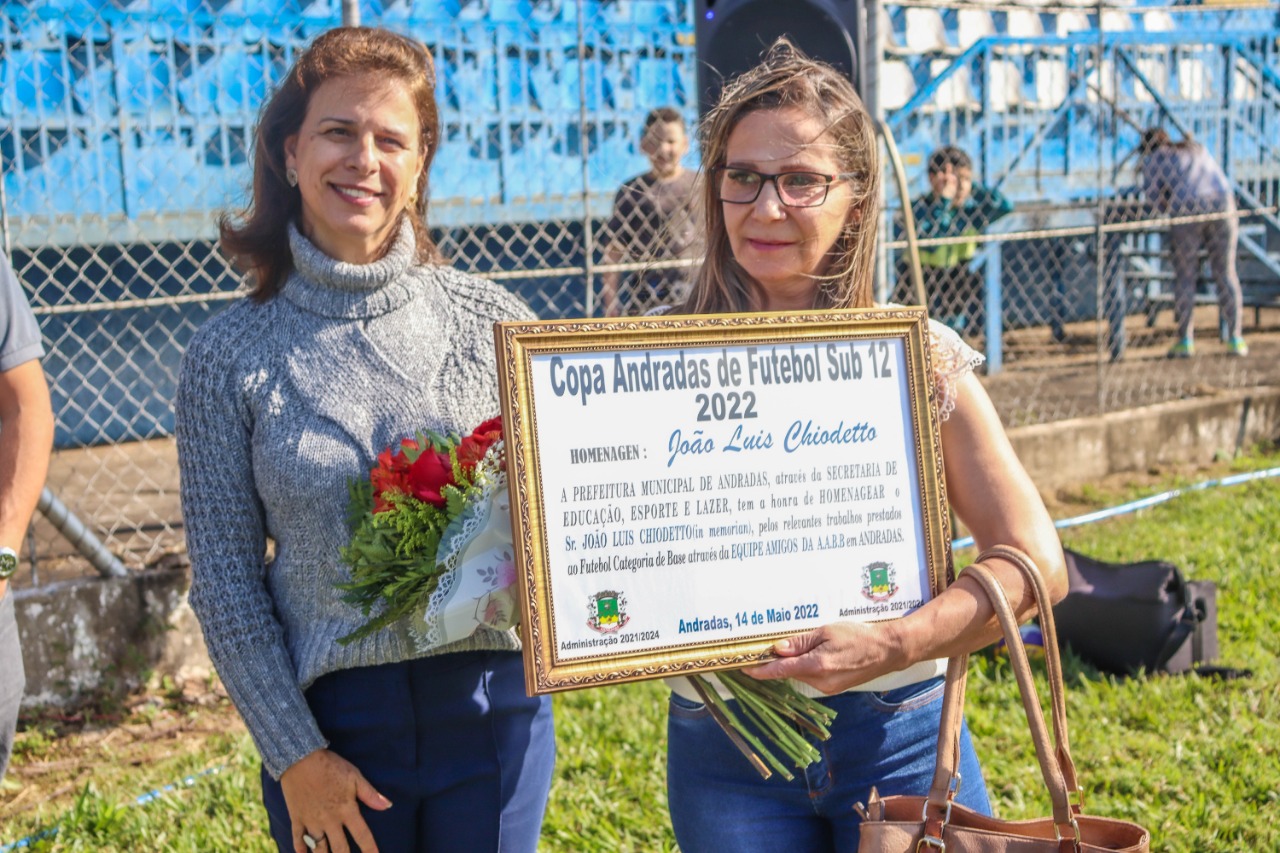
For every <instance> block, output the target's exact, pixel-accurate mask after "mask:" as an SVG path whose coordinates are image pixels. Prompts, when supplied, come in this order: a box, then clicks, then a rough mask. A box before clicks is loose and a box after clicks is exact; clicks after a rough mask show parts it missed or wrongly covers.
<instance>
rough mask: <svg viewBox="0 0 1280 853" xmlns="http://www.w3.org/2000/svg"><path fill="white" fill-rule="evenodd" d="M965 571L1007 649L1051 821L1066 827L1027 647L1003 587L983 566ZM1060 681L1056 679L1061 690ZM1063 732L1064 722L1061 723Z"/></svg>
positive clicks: (1063, 794)
mask: <svg viewBox="0 0 1280 853" xmlns="http://www.w3.org/2000/svg"><path fill="white" fill-rule="evenodd" d="M965 572H966V573H967V572H973V578H974V580H976V581H978V583H979V584H980V585H981V586H982V588H983V590H984V591H985V592H986V593H987V598H989V599H990V600H991V604H992V606H993V607H994V608H995V612H996V618H997V619H998V620H999V622H1000V628H1001V630H1002V631H1003V632H1004V639H1005V644H1006V646H1007V647H1008V650H1009V660H1010V662H1011V663H1012V664H1013V674H1014V676H1015V677H1016V678H1017V681H1018V692H1019V693H1021V694H1022V708H1023V710H1024V711H1025V713H1026V716H1027V725H1028V727H1029V728H1030V729H1031V739H1032V742H1033V743H1034V745H1035V748H1036V758H1037V760H1038V761H1039V762H1040V775H1041V776H1043V777H1044V782H1045V787H1047V788H1048V790H1049V799H1050V800H1051V801H1052V803H1053V822H1054V823H1055V824H1057V825H1058V826H1059V827H1069V826H1071V825H1072V824H1073V823H1074V815H1075V813H1074V811H1073V810H1072V809H1071V803H1070V799H1071V798H1070V795H1069V794H1068V792H1067V783H1066V779H1065V778H1064V775H1063V773H1062V766H1061V765H1060V764H1059V762H1058V761H1057V754H1056V751H1055V750H1054V749H1053V748H1052V747H1051V742H1050V740H1049V729H1048V727H1047V726H1046V725H1045V721H1044V711H1043V710H1042V709H1041V707H1040V696H1039V694H1038V693H1037V692H1036V684H1035V679H1034V677H1033V676H1032V674H1031V662H1030V660H1028V658H1027V648H1026V645H1025V644H1024V643H1023V640H1022V633H1021V631H1019V630H1018V618H1017V617H1016V616H1014V614H1013V608H1012V607H1011V606H1010V605H1009V599H1008V597H1007V596H1006V595H1005V591H1004V587H1003V586H1002V585H1001V584H1000V581H999V580H997V579H996V576H995V575H994V574H992V573H991V570H990V569H988V568H987V567H986V566H983V565H976V564H975V565H972V566H970V567H969V568H967V569H965ZM1049 680H1050V689H1051V690H1052V689H1053V678H1052V676H1051V677H1050V679H1049ZM1061 686H1062V680H1061V678H1059V679H1058V688H1059V689H1061ZM1062 722H1063V727H1064V730H1065V725H1066V720H1065V719H1064V720H1063V721H1062Z"/></svg>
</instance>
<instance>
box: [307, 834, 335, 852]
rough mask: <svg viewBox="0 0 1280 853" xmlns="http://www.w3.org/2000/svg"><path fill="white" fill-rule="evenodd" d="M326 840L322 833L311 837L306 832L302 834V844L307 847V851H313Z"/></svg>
mask: <svg viewBox="0 0 1280 853" xmlns="http://www.w3.org/2000/svg"><path fill="white" fill-rule="evenodd" d="M328 840H329V839H328V838H326V837H325V834H324V833H323V832H322V833H320V834H319V835H318V836H313V835H311V834H310V833H307V832H304V833H302V843H303V844H305V845H307V849H308V850H315V849H317V848H318V847H319V846H320V845H321V844H324V843H325V842H326V841H328Z"/></svg>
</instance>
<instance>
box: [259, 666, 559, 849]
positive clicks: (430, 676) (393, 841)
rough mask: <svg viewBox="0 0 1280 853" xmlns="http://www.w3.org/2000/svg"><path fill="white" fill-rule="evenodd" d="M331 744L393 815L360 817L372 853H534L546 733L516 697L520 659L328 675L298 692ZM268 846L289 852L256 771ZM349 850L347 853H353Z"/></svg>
mask: <svg viewBox="0 0 1280 853" xmlns="http://www.w3.org/2000/svg"><path fill="white" fill-rule="evenodd" d="M306 695H307V702H308V704H310V706H311V710H312V713H314V714H315V717H316V720H317V722H318V723H319V725H320V730H321V731H322V732H323V733H324V735H325V737H327V738H328V739H329V741H330V745H329V748H330V749H331V750H333V751H334V752H336V753H337V754H338V755H340V756H342V757H343V758H345V759H347V760H348V761H350V762H351V763H352V764H354V765H355V766H356V767H357V768H358V769H359V770H360V772H361V773H363V774H364V776H365V778H366V779H368V780H369V782H370V783H371V784H372V785H373V786H374V787H375V788H377V789H378V790H379V791H380V792H382V794H383V795H385V796H386V797H387V799H389V800H391V802H392V807H391V808H390V809H387V810H386V811H382V812H379V811H373V810H372V809H367V808H364V807H362V808H361V811H362V812H363V814H364V819H365V821H367V822H368V824H369V828H370V829H371V830H372V831H373V837H374V838H375V839H376V840H377V842H378V850H379V851H380V853H401V851H403V853H487V851H492V853H533V851H535V850H536V849H537V846H538V835H539V833H540V831H541V828H542V816H543V812H544V810H545V808H546V802H547V793H548V791H549V790H550V788H551V772H552V766H553V765H554V763H555V732H554V730H553V727H552V721H551V701H550V699H549V698H548V697H546V696H541V697H537V698H533V699H530V698H529V697H528V696H526V695H525V691H524V672H523V668H522V666H521V660H520V655H519V654H517V653H514V652H460V653H456V654H444V655H438V656H435V657H428V658H421V659H419V660H413V661H405V662H403V663H397V664H384V665H381V666H370V667H361V668H357V669H349V670H343V671H341V672H335V673H331V674H329V675H326V676H324V677H322V678H320V679H318V680H317V681H316V682H315V684H313V685H311V687H310V688H308V689H307V694H306ZM262 797H263V802H264V803H265V804H266V807H267V813H268V815H269V817H270V821H271V835H272V837H273V838H274V839H275V841H276V844H278V845H279V847H280V849H281V850H282V851H292V850H293V836H292V833H291V831H290V825H289V812H288V809H287V807H286V806H285V801H284V794H283V793H282V792H281V789H280V783H279V782H276V781H274V780H273V779H272V778H271V777H270V775H268V774H267V773H266V771H265V770H264V771H263V773H262ZM352 849H353V850H355V849H357V848H356V847H355V846H354V845H353V846H352Z"/></svg>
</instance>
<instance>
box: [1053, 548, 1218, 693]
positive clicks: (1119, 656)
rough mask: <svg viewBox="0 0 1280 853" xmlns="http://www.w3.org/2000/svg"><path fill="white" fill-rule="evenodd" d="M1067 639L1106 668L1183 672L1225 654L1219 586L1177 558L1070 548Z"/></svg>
mask: <svg viewBox="0 0 1280 853" xmlns="http://www.w3.org/2000/svg"><path fill="white" fill-rule="evenodd" d="M1066 556H1067V579H1068V591H1067V595H1066V597H1065V598H1063V599H1062V601H1060V602H1058V604H1057V605H1055V606H1054V608H1053V615H1054V619H1055V621H1056V622H1057V626H1058V639H1059V642H1061V643H1063V644H1065V645H1069V646H1071V648H1072V649H1073V650H1074V651H1075V653H1076V654H1077V655H1079V656H1080V657H1081V659H1083V660H1084V661H1086V662H1087V663H1090V664H1092V665H1094V666H1096V667H1097V668H1098V669H1100V670H1103V671H1105V672H1111V673H1115V674H1117V675H1131V674H1133V673H1135V672H1137V671H1138V670H1140V669H1141V670H1146V671H1147V672H1149V673H1151V672H1167V673H1182V672H1187V671H1189V670H1192V669H1194V668H1195V667H1197V665H1199V664H1209V663H1212V662H1213V661H1214V660H1216V659H1217V657H1218V587H1217V585H1216V584H1214V583H1213V582H1212V581H1187V580H1186V579H1185V578H1184V577H1183V576H1182V572H1181V570H1179V569H1178V567H1177V566H1175V565H1174V564H1173V563H1167V562H1164V561H1162V560H1146V561H1143V562H1140V563H1104V562H1102V561H1100V560H1095V559H1093V558H1092V557H1086V556H1085V555H1083V554H1080V553H1077V552H1075V551H1071V550H1067V551H1066Z"/></svg>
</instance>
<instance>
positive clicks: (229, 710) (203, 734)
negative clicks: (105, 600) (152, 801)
mask: <svg viewBox="0 0 1280 853" xmlns="http://www.w3.org/2000/svg"><path fill="white" fill-rule="evenodd" d="M244 731H245V728H244V723H243V722H242V721H241V719H240V715H239V714H238V713H237V712H236V710H235V707H234V706H233V705H232V704H231V700H230V699H228V698H227V695H226V692H225V691H224V690H223V689H222V686H221V684H219V683H217V682H216V680H212V681H204V682H196V681H190V682H188V683H187V684H185V685H183V686H182V687H172V686H156V687H152V688H151V689H144V690H140V691H137V692H135V693H133V694H130V695H129V696H127V697H124V698H123V699H118V698H114V697H110V696H99V697H94V698H93V699H91V700H89V701H86V702H85V703H84V704H83V705H81V706H79V707H78V708H76V709H66V708H33V709H26V710H24V711H23V712H22V714H21V716H20V718H19V721H18V735H17V738H16V742H15V745H14V756H13V760H12V761H11V763H10V765H9V771H8V774H7V775H6V776H5V779H4V781H3V783H0V826H5V825H6V824H9V825H12V821H13V820H14V819H15V818H18V817H19V816H22V815H25V814H27V813H29V812H31V811H33V810H34V809H36V808H38V807H43V808H44V809H45V811H46V812H52V813H60V812H62V811H64V810H65V809H66V808H67V807H68V806H69V804H70V803H71V802H72V801H74V800H75V798H76V797H77V795H78V794H79V792H80V791H81V790H83V789H84V787H85V785H86V784H89V783H90V782H95V781H103V782H107V781H109V780H106V779H105V778H104V777H105V776H106V775H107V774H110V775H113V776H116V777H124V778H127V777H128V776H129V775H130V774H131V773H137V772H138V768H141V767H143V766H147V765H152V764H156V763H158V762H162V761H166V760H168V759H171V758H175V757H179V756H184V755H195V754H197V753H203V752H207V750H206V744H207V743H208V742H209V741H211V740H212V739H215V738H217V739H220V740H225V739H226V737H227V735H229V734H230V735H235V734H239V733H241V732H244ZM174 781H177V780H176V779H166V780H164V782H162V783H160V784H167V783H170V782H174ZM129 790H131V789H129ZM146 793H147V792H146V791H143V790H138V791H136V792H134V795H135V796H141V795H144V794H146ZM4 835H7V833H6V834H2V835H0V843H4V842H12V841H15V840H16V839H13V838H7V837H4Z"/></svg>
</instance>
